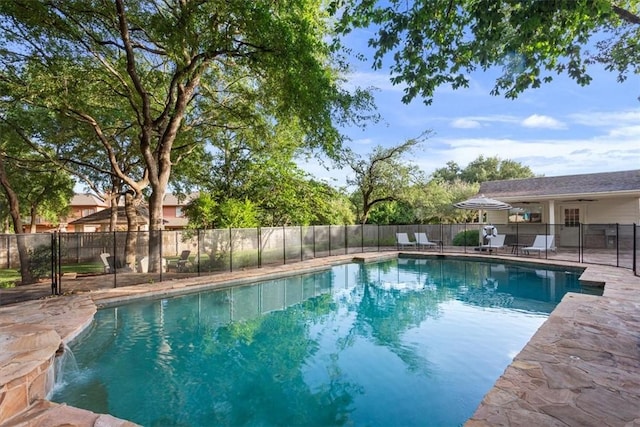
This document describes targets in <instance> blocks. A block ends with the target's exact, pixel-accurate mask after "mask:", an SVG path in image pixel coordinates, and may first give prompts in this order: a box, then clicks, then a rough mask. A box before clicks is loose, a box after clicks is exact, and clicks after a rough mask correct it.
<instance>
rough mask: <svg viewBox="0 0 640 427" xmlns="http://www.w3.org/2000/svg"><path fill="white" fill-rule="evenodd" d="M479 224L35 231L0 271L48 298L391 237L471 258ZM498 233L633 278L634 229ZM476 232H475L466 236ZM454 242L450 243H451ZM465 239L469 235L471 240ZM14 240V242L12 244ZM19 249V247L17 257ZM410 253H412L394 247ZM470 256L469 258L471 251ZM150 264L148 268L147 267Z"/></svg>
mask: <svg viewBox="0 0 640 427" xmlns="http://www.w3.org/2000/svg"><path fill="white" fill-rule="evenodd" d="M483 226H484V224H477V223H473V224H470V223H467V224H427V225H422V224H421V225H417V224H414V225H346V226H344V225H343V226H338V225H326V226H296V227H263V228H248V229H236V228H231V229H213V230H170V231H169V230H165V231H156V232H149V231H139V232H131V233H129V232H126V231H116V232H97V233H86V232H85V233H67V232H65V233H41V234H22V235H15V234H4V235H0V270H16V271H17V272H18V273H19V272H20V262H21V258H22V259H23V260H24V261H23V262H28V264H29V271H30V272H31V273H32V274H33V275H34V276H35V277H37V278H39V279H40V281H41V282H42V281H45V282H48V281H50V282H51V289H52V293H54V294H57V293H61V292H63V291H64V282H65V280H71V279H73V280H75V279H77V278H78V277H80V278H81V277H87V276H97V275H100V276H103V279H104V280H105V281H108V282H109V283H110V284H112V286H113V287H118V286H124V285H132V284H140V283H153V282H158V281H163V280H168V279H175V278H178V277H193V276H204V275H211V274H217V273H223V272H231V271H237V270H241V269H254V268H260V267H263V266H272V265H278V264H290V263H295V262H300V261H304V260H308V259H312V258H322V257H329V256H334V255H345V254H357V253H363V252H377V251H387V250H395V249H397V248H398V246H397V241H396V233H407V235H408V237H409V239H410V240H412V241H415V233H426V235H427V236H428V238H429V240H431V241H435V242H437V243H438V245H436V246H431V247H430V249H421V250H430V251H434V250H435V251H439V250H445V251H446V252H447V253H452V252H453V253H456V252H459V253H470V252H471V253H472V252H475V251H476V249H477V248H475V247H474V246H476V245H475V244H473V243H470V242H469V241H468V240H467V243H466V244H467V245H466V246H458V245H457V244H458V243H459V240H461V233H466V234H467V233H468V234H470V235H471V236H477V235H480V236H481V235H482V231H483ZM493 226H495V227H496V229H497V230H498V231H497V232H498V233H499V234H504V235H505V242H504V243H505V245H504V247H503V248H502V249H501V250H499V253H500V254H506V255H509V256H514V257H536V258H537V257H546V258H553V259H557V260H564V261H574V262H579V263H586V264H603V265H611V266H616V267H621V268H627V269H632V270H633V271H634V273H635V274H636V275H637V274H638V268H637V264H638V253H639V250H640V240H639V239H640V233H639V228H640V226H638V225H637V224H580V225H579V226H571V227H569V226H566V225H564V224H528V223H527V224H520V223H509V224H493ZM472 230H476V231H477V233H478V234H474V233H475V232H473V231H472ZM538 235H546V236H550V235H553V236H554V243H553V245H552V246H553V247H554V248H555V250H554V251H549V252H544V251H543V252H528V253H527V251H523V250H522V248H524V247H526V246H527V245H531V244H532V243H533V242H534V240H535V237H536V236H538ZM456 236H457V237H456ZM472 238H473V237H472ZM19 239H22V240H21V241H19ZM150 239H151V240H152V241H155V242H157V246H154V248H155V247H158V246H159V248H158V252H157V253H156V254H154V255H155V258H154V259H156V260H158V259H160V261H158V262H157V263H156V264H153V263H152V262H150V260H151V258H152V257H150V256H149V240H150ZM19 246H22V252H23V254H26V256H25V255H23V257H21V256H20V250H19ZM401 249H411V250H417V249H420V248H416V247H414V248H401ZM476 253H477V252H476ZM154 265H155V268H154Z"/></svg>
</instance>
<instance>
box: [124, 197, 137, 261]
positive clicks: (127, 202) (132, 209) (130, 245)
mask: <svg viewBox="0 0 640 427" xmlns="http://www.w3.org/2000/svg"><path fill="white" fill-rule="evenodd" d="M140 198H141V196H140V195H135V193H134V192H133V191H127V192H126V193H125V195H124V211H125V214H126V215H127V238H126V242H125V248H124V258H125V263H126V265H127V267H129V268H131V269H132V270H133V271H135V270H136V255H137V254H136V247H137V245H138V213H137V209H136V207H137V205H138V204H139V203H140Z"/></svg>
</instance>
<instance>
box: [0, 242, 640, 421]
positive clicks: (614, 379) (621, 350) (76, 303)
mask: <svg viewBox="0 0 640 427" xmlns="http://www.w3.org/2000/svg"><path fill="white" fill-rule="evenodd" d="M397 254H398V252H395V251H393V252H386V253H365V254H358V255H343V256H335V257H331V258H321V259H314V260H309V261H304V262H299V263H295V264H289V265H283V266H276V267H268V268H262V269H258V270H247V271H238V272H234V273H229V274H221V275H217V276H210V277H200V278H191V279H185V280H175V281H166V282H161V283H149V284H145V285H137V286H130V287H123V288H115V289H95V290H92V291H88V292H84V293H79V294H75V295H67V296H61V297H55V298H46V299H40V300H35V301H29V302H25V303H18V304H11V305H8V306H3V307H0V346H1V348H2V351H1V352H0V426H2V427H4V426H32V425H37V426H42V427H49V426H61V425H74V426H81V427H84V426H87V427H89V426H105V427H109V426H114V427H116V426H133V425H135V424H133V423H130V422H128V421H124V420H119V419H116V418H114V417H112V416H110V415H107V414H94V413H92V412H89V411H85V410H81V409H77V408H72V407H69V406H66V405H58V404H55V403H51V402H48V401H47V400H46V393H47V390H48V389H49V388H50V387H51V382H52V380H53V378H52V371H53V369H52V368H51V365H52V363H53V360H54V358H55V355H56V352H58V351H59V349H60V346H61V345H62V344H64V343H68V342H70V341H71V340H73V338H75V337H76V336H77V335H78V334H79V333H80V332H81V331H82V330H83V329H84V328H85V327H86V326H87V325H88V324H89V323H90V322H91V319H92V318H93V315H94V313H95V311H96V309H97V307H100V306H103V305H111V304H118V303H121V302H123V301H124V302H126V301H128V300H132V299H137V298H144V297H159V296H170V295H177V294H181V293H187V292H195V291H198V290H200V289H205V288H211V287H226V286H233V285H239V284H243V283H250V282H253V281H256V280H262V279H270V278H275V277H281V276H284V275H289V274H298V273H300V272H301V271H307V270H315V269H324V268H327V267H329V266H331V265H334V264H340V263H344V262H348V261H350V260H352V259H362V260H365V261H375V260H379V259H385V258H393V257H395V256H397ZM421 255H426V256H440V254H433V253H430V254H425V253H424V252H422V253H421ZM445 255H455V256H470V257H475V258H477V257H478V256H477V255H473V254H470V255H461V254H458V253H456V254H445ZM498 258H499V257H498ZM504 259H505V261H511V262H513V261H514V260H513V258H509V257H506V258H504ZM517 261H526V262H534V263H540V264H544V263H549V262H548V261H545V260H534V259H531V260H529V259H526V260H524V259H518V260H517ZM554 264H558V263H557V262H554ZM560 264H562V265H569V266H579V267H582V268H585V267H586V271H585V273H584V274H583V275H582V277H581V280H582V281H584V282H586V283H589V284H594V285H600V286H602V285H604V286H605V289H604V295H603V296H601V297H598V296H592V295H584V294H567V295H566V296H565V298H564V299H563V300H562V302H561V303H560V304H559V305H558V307H557V308H556V309H555V310H554V311H553V313H552V314H551V315H550V317H549V319H548V320H547V321H546V322H545V323H544V324H543V325H542V327H541V328H540V329H539V330H538V331H537V332H536V334H535V335H534V336H533V337H532V338H531V340H530V341H529V343H528V344H527V345H526V346H525V348H524V349H523V350H522V351H521V352H520V353H519V354H518V355H517V356H516V358H515V359H514V360H513V362H512V364H511V365H510V366H509V367H507V369H506V370H505V372H504V374H503V375H502V376H501V377H500V378H499V379H498V380H497V381H496V383H495V385H494V387H493V388H492V389H491V390H490V391H489V392H488V393H487V394H486V395H485V397H484V399H483V401H482V403H481V404H480V405H479V407H478V409H477V410H476V412H475V414H474V415H473V417H472V418H471V419H469V420H468V421H467V423H466V424H465V425H466V426H467V427H476V426H497V425H499V426H534V425H535V426H541V425H543V426H638V427H640V277H635V276H634V275H633V273H632V272H631V271H630V270H626V269H620V268H615V267H607V266H596V265H584V264H577V263H570V262H561V263H560ZM427 421H428V420H427Z"/></svg>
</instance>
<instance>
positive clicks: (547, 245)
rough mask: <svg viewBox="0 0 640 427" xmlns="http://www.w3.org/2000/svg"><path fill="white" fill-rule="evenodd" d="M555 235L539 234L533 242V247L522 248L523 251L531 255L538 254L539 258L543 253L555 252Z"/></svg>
mask: <svg viewBox="0 0 640 427" xmlns="http://www.w3.org/2000/svg"><path fill="white" fill-rule="evenodd" d="M554 237H555V236H554V235H553V234H538V235H537V236H536V239H535V240H534V241H533V245H531V246H525V247H524V248H522V251H523V252H524V253H525V254H527V255H529V252H538V257H539V256H540V255H541V254H542V252H545V253H546V252H548V251H554V252H555V250H556V247H555V246H553V243H554V242H553V241H554Z"/></svg>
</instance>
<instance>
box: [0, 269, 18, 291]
mask: <svg viewBox="0 0 640 427" xmlns="http://www.w3.org/2000/svg"><path fill="white" fill-rule="evenodd" d="M19 281H20V273H19V272H18V270H13V269H3V270H0V288H13V287H14V286H15V285H16V282H19Z"/></svg>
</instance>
